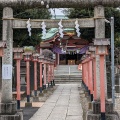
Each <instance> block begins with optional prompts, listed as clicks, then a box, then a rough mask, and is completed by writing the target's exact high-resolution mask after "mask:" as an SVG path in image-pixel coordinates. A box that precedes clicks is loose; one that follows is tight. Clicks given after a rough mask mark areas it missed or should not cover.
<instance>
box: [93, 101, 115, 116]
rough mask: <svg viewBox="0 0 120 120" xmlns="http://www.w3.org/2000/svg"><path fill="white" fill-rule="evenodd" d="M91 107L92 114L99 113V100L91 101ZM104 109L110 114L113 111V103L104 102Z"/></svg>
mask: <svg viewBox="0 0 120 120" xmlns="http://www.w3.org/2000/svg"><path fill="white" fill-rule="evenodd" d="M92 109H93V113H94V114H100V113H101V110H100V102H99V101H93V102H92ZM105 109H106V110H105V111H106V114H112V113H113V104H112V102H106V104H105Z"/></svg>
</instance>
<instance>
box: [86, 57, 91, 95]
mask: <svg viewBox="0 0 120 120" xmlns="http://www.w3.org/2000/svg"><path fill="white" fill-rule="evenodd" d="M89 64H90V62H89V58H88V59H87V65H86V66H87V81H88V91H89V94H90V90H91V86H90V69H89V66H90V65H89Z"/></svg>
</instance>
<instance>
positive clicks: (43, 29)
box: [41, 21, 46, 39]
mask: <svg viewBox="0 0 120 120" xmlns="http://www.w3.org/2000/svg"><path fill="white" fill-rule="evenodd" d="M41 25H42V38H43V39H45V38H46V25H45V22H44V21H43V22H42V24H41Z"/></svg>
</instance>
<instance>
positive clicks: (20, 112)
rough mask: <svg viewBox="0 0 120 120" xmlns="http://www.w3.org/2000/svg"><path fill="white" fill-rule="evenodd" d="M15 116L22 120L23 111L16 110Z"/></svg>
mask: <svg viewBox="0 0 120 120" xmlns="http://www.w3.org/2000/svg"><path fill="white" fill-rule="evenodd" d="M17 114H18V115H20V120H23V110H22V109H20V110H17Z"/></svg>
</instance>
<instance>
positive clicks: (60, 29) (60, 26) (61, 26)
mask: <svg viewBox="0 0 120 120" xmlns="http://www.w3.org/2000/svg"><path fill="white" fill-rule="evenodd" d="M58 25H59V28H58V32H59V34H60V38H63V36H64V34H63V25H62V19H61V20H60V22H59V23H58Z"/></svg>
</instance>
